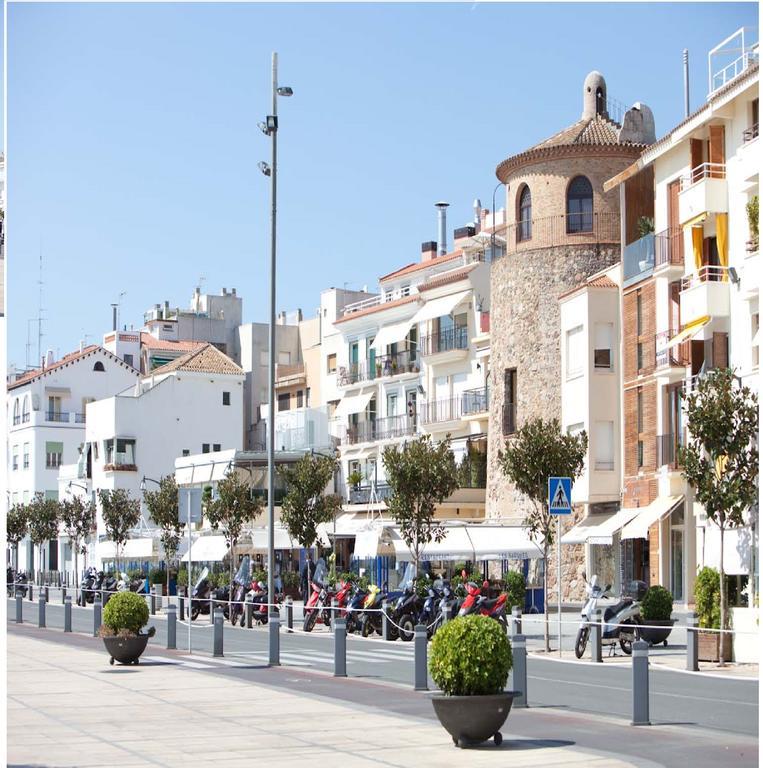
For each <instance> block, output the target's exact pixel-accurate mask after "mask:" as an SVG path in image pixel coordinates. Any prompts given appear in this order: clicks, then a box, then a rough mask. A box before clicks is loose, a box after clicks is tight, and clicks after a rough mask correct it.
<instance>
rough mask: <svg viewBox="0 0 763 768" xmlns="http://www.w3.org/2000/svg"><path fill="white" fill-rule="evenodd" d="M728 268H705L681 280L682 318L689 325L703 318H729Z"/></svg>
mask: <svg viewBox="0 0 763 768" xmlns="http://www.w3.org/2000/svg"><path fill="white" fill-rule="evenodd" d="M729 285H730V283H729V269H728V267H717V266H704V267H701V268H700V269H699V270H698V271H697V272H694V273H692V274H690V275H687V276H686V277H684V278H683V279H682V280H681V294H680V302H681V318H682V319H685V320H686V322H687V323H690V322H692V321H693V320H698V319H699V318H701V317H705V316H708V317H728V316H729V311H730V306H729Z"/></svg>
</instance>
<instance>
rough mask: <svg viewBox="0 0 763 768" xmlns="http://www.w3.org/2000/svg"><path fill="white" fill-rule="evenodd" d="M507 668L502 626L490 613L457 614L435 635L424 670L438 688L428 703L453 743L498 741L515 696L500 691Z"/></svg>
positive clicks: (507, 652)
mask: <svg viewBox="0 0 763 768" xmlns="http://www.w3.org/2000/svg"><path fill="white" fill-rule="evenodd" d="M511 667H512V656H511V645H510V643H509V638H508V636H507V634H506V631H505V630H504V629H503V627H502V626H501V625H500V624H499V623H498V622H497V621H495V620H494V619H491V618H490V617H489V616H478V615H472V616H461V617H459V618H457V619H454V620H453V621H449V622H447V623H446V624H445V625H444V626H442V627H441V628H440V629H439V630H438V632H437V634H435V636H434V639H433V640H432V652H431V657H430V660H429V671H430V673H431V675H432V679H433V680H434V681H435V683H436V684H437V686H438V687H439V688H440V690H441V691H442V693H441V694H436V695H435V696H433V697H432V705H433V706H434V711H435V714H436V715H437V718H438V719H439V721H440V723H441V724H442V725H443V727H444V728H445V730H446V731H447V732H448V733H449V734H450V736H451V738H452V739H453V743H454V744H455V745H456V746H458V747H461V748H463V747H468V746H473V745H476V744H479V743H481V742H483V741H487V740H488V739H490V738H492V739H493V741H494V742H495V744H496V746H497V745H499V744H500V743H501V742H502V741H503V737H502V735H501V732H500V730H499V729H500V728H501V726H502V725H503V724H504V722H506V718H507V717H508V716H509V711H510V710H511V704H512V701H513V700H514V696H515V692H514V691H505V690H504V686H505V685H506V680H507V679H508V676H509V671H510V670H511Z"/></svg>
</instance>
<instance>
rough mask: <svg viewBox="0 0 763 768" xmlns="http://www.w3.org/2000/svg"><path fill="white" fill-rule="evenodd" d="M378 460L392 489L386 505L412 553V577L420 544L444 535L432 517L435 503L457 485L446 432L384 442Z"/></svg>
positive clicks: (416, 567)
mask: <svg viewBox="0 0 763 768" xmlns="http://www.w3.org/2000/svg"><path fill="white" fill-rule="evenodd" d="M382 461H383V463H384V471H385V473H386V476H387V483H389V486H390V489H391V491H392V495H391V497H390V498H389V499H388V500H387V506H388V508H389V511H390V514H391V515H392V517H393V518H394V520H395V523H396V524H397V526H398V527H399V528H400V535H401V536H402V537H403V541H405V543H406V546H407V547H408V549H409V550H410V553H411V556H412V557H413V563H414V572H413V573H414V580H415V579H416V578H418V575H419V561H420V560H421V553H422V551H423V550H424V547H426V545H427V544H429V543H430V542H431V541H442V539H443V538H445V533H446V530H445V527H444V526H443V525H442V523H440V522H438V521H437V520H436V519H435V511H436V509H437V505H438V504H442V502H443V501H445V499H447V498H448V496H450V495H451V494H452V493H453V492H454V491H455V490H456V489H457V488H458V477H459V471H458V466H457V465H456V460H455V458H454V456H453V451H452V450H451V449H450V435H448V436H447V437H446V438H445V440H442V441H440V442H438V443H435V442H433V441H432V439H431V437H430V436H429V435H422V436H421V437H417V438H415V439H414V440H410V441H406V442H405V443H403V445H402V446H395V445H390V446H387V447H386V448H385V449H384V452H383V454H382Z"/></svg>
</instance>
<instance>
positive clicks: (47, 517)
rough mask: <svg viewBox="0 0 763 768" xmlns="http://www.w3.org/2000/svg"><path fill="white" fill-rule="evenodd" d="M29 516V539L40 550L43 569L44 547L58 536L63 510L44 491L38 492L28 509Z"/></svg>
mask: <svg viewBox="0 0 763 768" xmlns="http://www.w3.org/2000/svg"><path fill="white" fill-rule="evenodd" d="M27 514H28V515H29V523H28V525H29V538H30V539H31V541H32V544H34V545H36V546H37V548H38V556H39V563H40V568H42V562H43V560H42V546H43V544H45V542H47V541H50V540H51V539H55V538H56V537H57V536H58V522H59V520H60V516H61V508H60V505H59V503H58V501H56V499H49V498H47V497H46V496H45V494H44V493H43V492H42V491H37V493H35V495H34V497H33V498H32V501H31V502H30V503H29V505H28V507H27Z"/></svg>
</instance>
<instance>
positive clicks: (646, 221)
mask: <svg viewBox="0 0 763 768" xmlns="http://www.w3.org/2000/svg"><path fill="white" fill-rule="evenodd" d="M636 231H637V232H638V236H639V237H646V236H647V235H651V234H652V232H654V219H653V218H652V217H651V216H639V219H638V221H637V222H636Z"/></svg>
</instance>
